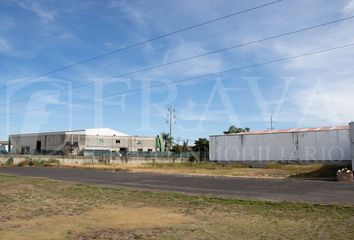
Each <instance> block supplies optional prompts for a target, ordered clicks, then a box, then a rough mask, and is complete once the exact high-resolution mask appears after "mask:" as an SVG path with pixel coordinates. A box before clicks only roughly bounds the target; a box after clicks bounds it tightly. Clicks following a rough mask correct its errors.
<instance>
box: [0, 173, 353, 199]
mask: <svg viewBox="0 0 354 240" xmlns="http://www.w3.org/2000/svg"><path fill="white" fill-rule="evenodd" d="M0 173H5V174H11V175H19V176H31V177H47V178H51V179H57V180H64V181H70V182H78V183H88V184H97V185H104V186H111V187H125V188H135V189H144V190H150V191H171V192H182V193H189V194H203V195H212V196H219V197H233V198H239V199H255V200H271V201H289V202H303V203H322V204H345V205H354V183H339V182H330V181H317V180H298V179H251V178H229V177H209V176H188V175H170V174H166V175H165V174H154V173H129V172H112V171H103V170H93V169H79V168H44V167H32V168H26V167H25V168H20V167H8V168H6V167H2V168H0Z"/></svg>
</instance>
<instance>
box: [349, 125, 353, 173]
mask: <svg viewBox="0 0 354 240" xmlns="http://www.w3.org/2000/svg"><path fill="white" fill-rule="evenodd" d="M349 127H350V143H351V146H352V170H354V122H351V123H349Z"/></svg>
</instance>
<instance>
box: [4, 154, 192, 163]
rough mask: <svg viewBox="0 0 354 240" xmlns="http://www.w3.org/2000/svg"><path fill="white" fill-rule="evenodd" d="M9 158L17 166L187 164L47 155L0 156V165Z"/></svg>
mask: <svg viewBox="0 0 354 240" xmlns="http://www.w3.org/2000/svg"><path fill="white" fill-rule="evenodd" d="M9 158H13V164H18V163H20V162H22V161H25V160H27V159H32V160H39V161H40V160H44V161H47V160H50V159H56V160H58V161H59V162H60V163H61V164H62V165H88V164H128V165H141V164H148V163H182V162H188V158H183V157H180V158H172V157H171V158H162V157H132V156H128V157H117V158H113V159H110V158H99V157H77V156H75V157H74V156H72V157H71V156H60V155H58V156H47V155H0V163H2V164H4V163H6V161H7V160H8V159H9Z"/></svg>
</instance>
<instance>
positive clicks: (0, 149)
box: [0, 141, 9, 154]
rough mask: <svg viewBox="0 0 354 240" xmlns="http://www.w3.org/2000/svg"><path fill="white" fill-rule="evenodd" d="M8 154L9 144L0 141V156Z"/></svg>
mask: <svg viewBox="0 0 354 240" xmlns="http://www.w3.org/2000/svg"><path fill="white" fill-rule="evenodd" d="M8 152H9V142H8V141H0V154H5V153H8Z"/></svg>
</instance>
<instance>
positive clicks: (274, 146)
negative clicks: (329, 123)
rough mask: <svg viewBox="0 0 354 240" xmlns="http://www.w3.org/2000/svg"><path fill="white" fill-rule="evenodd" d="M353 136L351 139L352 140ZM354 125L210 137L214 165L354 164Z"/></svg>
mask: <svg viewBox="0 0 354 240" xmlns="http://www.w3.org/2000/svg"><path fill="white" fill-rule="evenodd" d="M350 134H351V136H350ZM353 144H354V124H353V123H350V124H349V126H348V125H347V126H337V127H319V128H294V129H287V130H263V131H253V132H242V133H237V134H226V135H214V136H210V146H209V147H210V151H209V159H210V160H211V161H239V162H244V161H285V162H286V161H289V162H299V161H304V162H306V161H351V160H352V156H353V154H354V152H353V151H354V150H353V148H354V147H353Z"/></svg>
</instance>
